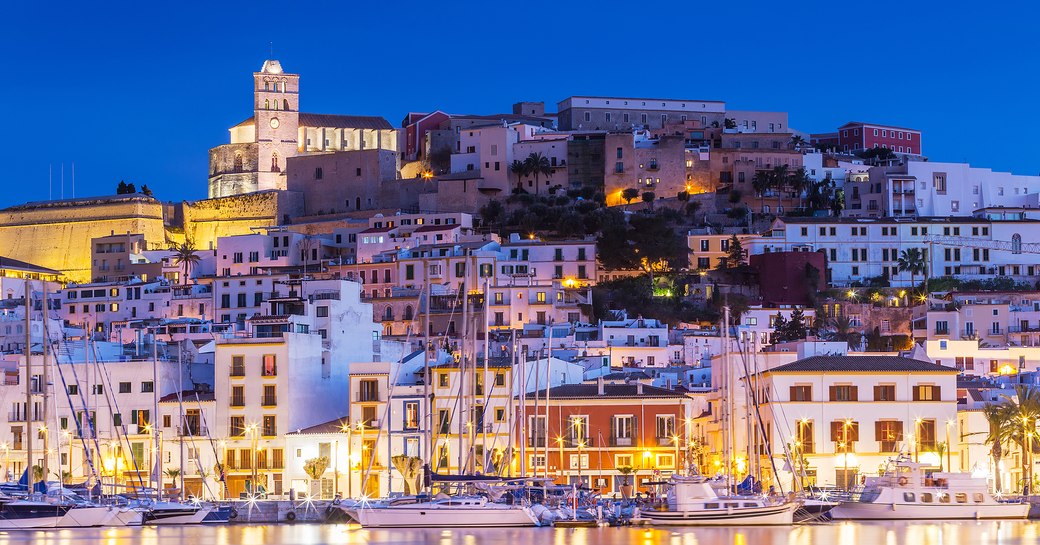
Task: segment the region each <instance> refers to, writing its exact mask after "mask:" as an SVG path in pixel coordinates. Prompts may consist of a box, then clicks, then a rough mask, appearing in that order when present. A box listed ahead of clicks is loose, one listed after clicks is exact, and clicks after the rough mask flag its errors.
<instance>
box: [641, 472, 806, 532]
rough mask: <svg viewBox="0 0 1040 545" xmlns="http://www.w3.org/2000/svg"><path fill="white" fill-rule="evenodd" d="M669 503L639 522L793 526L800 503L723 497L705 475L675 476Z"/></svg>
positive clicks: (667, 497)
mask: <svg viewBox="0 0 1040 545" xmlns="http://www.w3.org/2000/svg"><path fill="white" fill-rule="evenodd" d="M668 484H669V485H670V488H669V489H668V491H667V492H666V493H665V503H664V505H663V506H662V507H660V508H658V509H643V510H641V511H640V513H639V516H638V517H633V518H635V519H637V520H646V521H647V522H648V523H650V524H653V525H658V526H730V525H737V524H746V525H770V524H772V525H775V524H781V525H782V524H792V523H793V522H794V511H795V509H797V508H798V506H799V503H798V502H796V501H788V500H786V499H785V498H781V499H779V500H774V499H771V498H766V497H762V496H719V495H718V493H716V492H715V489H714V488H712V486H711V484H710V483H709V481H708V480H707V479H705V478H704V477H703V476H692V477H682V476H672V477H671V479H670V480H669V483H668Z"/></svg>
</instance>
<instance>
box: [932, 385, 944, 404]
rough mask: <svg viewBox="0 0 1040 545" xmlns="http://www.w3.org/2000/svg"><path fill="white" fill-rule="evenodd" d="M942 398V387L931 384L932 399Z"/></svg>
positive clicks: (938, 399)
mask: <svg viewBox="0 0 1040 545" xmlns="http://www.w3.org/2000/svg"><path fill="white" fill-rule="evenodd" d="M940 400H942V388H941V387H939V386H932V401H940Z"/></svg>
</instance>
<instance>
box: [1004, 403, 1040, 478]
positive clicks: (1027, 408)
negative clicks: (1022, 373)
mask: <svg viewBox="0 0 1040 545" xmlns="http://www.w3.org/2000/svg"><path fill="white" fill-rule="evenodd" d="M1003 397H1004V405H1005V407H1006V408H1005V410H1006V411H1007V413H1006V416H1007V419H1006V421H1007V424H1006V425H1007V426H1008V427H1010V428H1011V434H1012V435H1011V437H1012V439H1014V441H1015V442H1017V443H1018V444H1019V447H1021V448H1022V468H1023V472H1022V476H1023V480H1024V481H1025V488H1024V489H1023V491H1024V493H1025V494H1026V495H1028V494H1030V493H1031V492H1032V484H1033V468H1032V465H1033V456H1032V455H1033V452H1034V450H1035V449H1036V447H1037V441H1036V425H1037V418H1040V389H1038V388H1036V387H1034V386H1031V385H1028V384H1016V385H1015V395H1014V397H1011V396H1003Z"/></svg>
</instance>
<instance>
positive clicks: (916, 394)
mask: <svg viewBox="0 0 1040 545" xmlns="http://www.w3.org/2000/svg"><path fill="white" fill-rule="evenodd" d="M914 401H921V387H920V386H914Z"/></svg>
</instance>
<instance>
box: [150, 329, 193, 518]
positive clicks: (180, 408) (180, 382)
mask: <svg viewBox="0 0 1040 545" xmlns="http://www.w3.org/2000/svg"><path fill="white" fill-rule="evenodd" d="M177 412H178V413H179V414H180V421H181V425H180V430H179V431H180V433H178V434H177V435H178V437H177V443H178V445H177V446H178V447H179V448H178V451H179V452H178V456H179V457H180V462H181V463H180V485H179V486H178V488H179V489H180V496H181V499H183V498H184V435H185V432H186V431H187V432H190V433H191V434H192V436H194V434H195V430H190V429H189V430H185V425H186V424H187V420H188V419H187V417H185V415H184V341H183V340H181V342H180V343H178V344H177ZM155 417H156V419H158V418H159V415H158V413H157V414H156V415H155Z"/></svg>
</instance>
